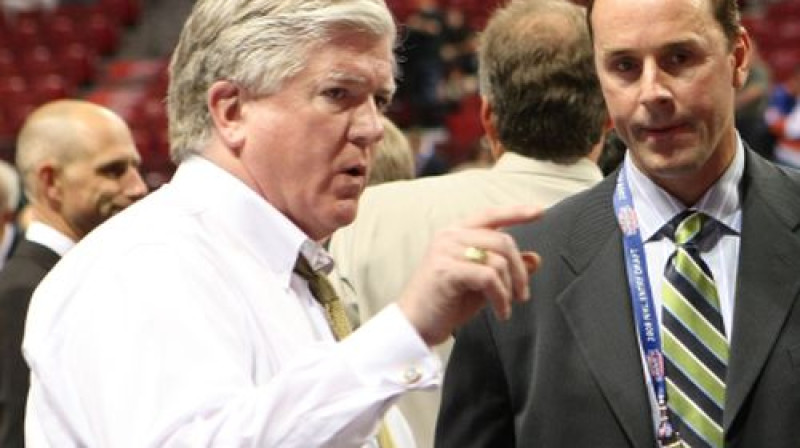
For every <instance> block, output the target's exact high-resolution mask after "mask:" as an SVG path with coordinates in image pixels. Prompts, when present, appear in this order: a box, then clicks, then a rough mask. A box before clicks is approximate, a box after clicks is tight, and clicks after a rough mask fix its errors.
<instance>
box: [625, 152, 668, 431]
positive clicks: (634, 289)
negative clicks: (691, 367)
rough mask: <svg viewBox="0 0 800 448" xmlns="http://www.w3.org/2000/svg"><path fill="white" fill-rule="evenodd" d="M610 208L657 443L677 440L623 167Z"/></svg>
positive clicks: (637, 233)
mask: <svg viewBox="0 0 800 448" xmlns="http://www.w3.org/2000/svg"><path fill="white" fill-rule="evenodd" d="M614 212H615V214H616V216H617V222H618V223H619V227H620V229H621V230H622V237H623V238H622V244H623V248H624V254H625V270H626V273H627V276H628V288H629V289H630V295H631V303H632V305H633V312H634V317H635V318H636V328H637V330H638V333H639V343H640V344H641V347H642V351H643V352H644V359H645V364H646V366H647V373H648V375H650V379H651V382H652V384H653V392H654V393H655V397H656V404H657V405H658V411H659V425H658V429H657V432H658V434H656V436H657V438H658V440H659V442H660V443H661V446H670V445H671V444H674V443H676V441H677V440H678V438H677V434H676V432H675V431H674V427H673V425H672V423H671V422H670V421H669V413H668V411H667V383H666V372H665V371H664V354H663V352H662V351H661V333H660V330H659V325H658V319H657V317H656V309H655V305H654V303H653V294H652V290H651V289H650V278H649V276H648V275H647V260H646V257H645V252H644V244H643V243H642V234H641V232H640V231H639V222H638V219H637V217H636V210H635V209H634V208H633V197H632V196H631V190H630V186H629V185H628V179H627V176H626V174H625V168H624V167H623V168H622V169H621V170H620V171H619V176H618V178H617V186H616V189H615V190H614Z"/></svg>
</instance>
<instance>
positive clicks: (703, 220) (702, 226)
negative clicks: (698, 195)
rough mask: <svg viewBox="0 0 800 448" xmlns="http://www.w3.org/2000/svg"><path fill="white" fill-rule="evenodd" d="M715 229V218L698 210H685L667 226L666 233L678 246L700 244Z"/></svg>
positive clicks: (665, 227)
mask: <svg viewBox="0 0 800 448" xmlns="http://www.w3.org/2000/svg"><path fill="white" fill-rule="evenodd" d="M713 229H714V220H713V219H712V218H710V217H709V216H708V215H706V214H704V213H701V212H698V211H696V210H684V211H683V212H681V213H679V214H678V215H676V216H675V217H674V218H672V219H671V220H670V221H669V222H668V223H667V224H666V225H665V226H664V231H665V233H666V234H667V235H668V236H669V237H670V238H672V240H673V241H675V244H677V245H678V246H692V247H694V246H698V245H699V244H700V243H701V242H702V241H704V240H706V239H707V237H708V236H709V234H710V233H711V232H712V231H713Z"/></svg>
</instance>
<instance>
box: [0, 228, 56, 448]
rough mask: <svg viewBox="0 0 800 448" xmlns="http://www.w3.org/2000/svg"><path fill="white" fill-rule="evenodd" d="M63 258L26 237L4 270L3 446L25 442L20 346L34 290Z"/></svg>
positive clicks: (0, 291)
mask: <svg viewBox="0 0 800 448" xmlns="http://www.w3.org/2000/svg"><path fill="white" fill-rule="evenodd" d="M59 259H60V257H59V255H58V254H57V253H55V252H54V251H52V250H51V249H49V248H47V247H45V246H43V245H41V244H38V243H34V242H31V241H28V240H26V239H23V240H22V241H21V242H20V243H19V245H18V246H17V248H16V250H15V251H14V254H13V255H12V256H11V258H9V259H8V261H7V262H6V265H5V266H3V269H2V271H0V447H2V448H20V447H23V446H24V432H23V422H24V417H25V401H26V398H27V395H28V383H29V381H28V366H27V365H26V364H25V360H24V359H23V358H22V352H21V351H20V347H21V346H22V335H23V332H24V329H25V316H26V315H27V312H28V303H29V302H30V299H31V296H32V295H33V291H34V290H35V289H36V287H37V286H38V285H39V282H41V280H42V279H43V278H44V276H45V275H47V273H48V272H49V271H50V269H51V268H52V267H53V266H54V265H55V264H56V262H58V260H59Z"/></svg>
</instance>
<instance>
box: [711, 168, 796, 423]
mask: <svg viewBox="0 0 800 448" xmlns="http://www.w3.org/2000/svg"><path fill="white" fill-rule="evenodd" d="M742 200H743V203H742V210H743V214H742V238H741V247H740V256H739V273H738V276H737V288H736V299H735V300H736V302H735V316H734V324H733V335H732V342H731V358H730V362H729V369H728V372H729V376H728V379H727V400H726V403H725V412H724V428H725V430H726V431H727V430H728V429H729V428H730V427H731V424H732V423H733V421H734V419H735V417H736V414H737V413H738V412H739V410H740V409H741V407H742V405H743V403H744V401H745V399H746V397H747V395H748V393H749V392H750V390H751V389H752V387H753V384H754V383H755V381H756V378H757V377H758V375H759V372H760V371H761V369H762V368H763V366H764V364H765V363H766V361H767V359H768V357H769V355H770V352H771V351H772V349H773V346H774V344H775V341H776V339H777V338H778V336H779V334H780V332H781V329H782V327H783V323H784V321H785V319H786V317H787V315H788V313H789V311H790V309H791V308H792V307H793V306H794V304H795V302H796V301H797V299H798V295H800V276H798V275H797V266H794V265H792V262H791V260H793V259H794V260H796V258H797V253H800V237H799V236H798V235H797V233H795V232H796V231H797V228H798V225H800V188H798V186H797V184H793V183H791V182H788V181H787V180H786V179H785V177H784V176H783V175H782V174H781V173H780V172H779V170H777V169H776V168H775V167H773V166H771V165H767V164H765V163H764V162H763V161H761V160H760V159H756V158H755V157H752V156H751V155H750V154H748V165H747V170H746V172H745V182H744V184H743V192H742Z"/></svg>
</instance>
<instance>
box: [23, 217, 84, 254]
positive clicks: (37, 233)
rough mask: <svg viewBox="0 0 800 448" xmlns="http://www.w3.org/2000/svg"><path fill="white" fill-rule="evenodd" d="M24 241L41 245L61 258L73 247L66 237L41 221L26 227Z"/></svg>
mask: <svg viewBox="0 0 800 448" xmlns="http://www.w3.org/2000/svg"><path fill="white" fill-rule="evenodd" d="M25 239H27V240H28V241H33V242H34V243H38V244H41V245H42V246H44V247H47V248H49V249H50V250H52V251H53V252H55V253H57V254H58V255H60V256H62V257H63V256H64V254H66V253H67V251H68V250H70V249H72V246H74V245H75V242H74V241H72V240H71V239H70V238H69V237H68V236H66V235H64V234H63V233H61V232H59V231H58V230H56V229H55V228H53V227H50V226H49V225H47V224H45V223H43V222H41V221H32V222H31V223H30V224H29V225H28V230H27V231H26V232H25Z"/></svg>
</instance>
